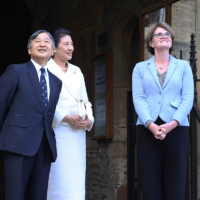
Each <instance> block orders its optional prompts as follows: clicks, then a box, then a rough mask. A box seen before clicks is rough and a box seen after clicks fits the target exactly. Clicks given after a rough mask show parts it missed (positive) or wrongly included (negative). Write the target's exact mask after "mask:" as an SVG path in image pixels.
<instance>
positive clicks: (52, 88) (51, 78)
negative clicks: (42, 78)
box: [46, 70, 56, 112]
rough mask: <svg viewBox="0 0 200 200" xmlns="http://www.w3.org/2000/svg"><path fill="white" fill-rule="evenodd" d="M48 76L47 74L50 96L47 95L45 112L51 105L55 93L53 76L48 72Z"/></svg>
mask: <svg viewBox="0 0 200 200" xmlns="http://www.w3.org/2000/svg"><path fill="white" fill-rule="evenodd" d="M48 74H49V87H50V95H49V103H48V106H47V109H46V112H47V111H48V109H49V107H50V105H51V103H52V100H53V98H54V96H55V91H56V85H55V84H56V82H54V81H53V74H52V73H51V72H50V71H49V70H48Z"/></svg>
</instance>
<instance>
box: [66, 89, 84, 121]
mask: <svg viewBox="0 0 200 200" xmlns="http://www.w3.org/2000/svg"><path fill="white" fill-rule="evenodd" d="M66 88H67V87H66ZM67 90H68V92H69V94H70V95H71V96H72V97H74V98H75V99H76V101H77V103H78V116H79V117H80V118H81V119H82V120H85V116H86V114H87V106H86V104H85V102H84V101H83V100H82V99H81V100H78V99H77V98H76V97H75V96H73V95H72V94H71V92H70V91H69V89H68V88H67Z"/></svg>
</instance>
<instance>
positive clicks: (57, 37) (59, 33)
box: [53, 28, 74, 47]
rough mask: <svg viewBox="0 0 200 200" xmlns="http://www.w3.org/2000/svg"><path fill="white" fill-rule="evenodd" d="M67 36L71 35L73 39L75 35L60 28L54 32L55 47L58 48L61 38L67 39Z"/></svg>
mask: <svg viewBox="0 0 200 200" xmlns="http://www.w3.org/2000/svg"><path fill="white" fill-rule="evenodd" d="M66 35H69V36H70V37H71V38H72V39H73V36H74V34H73V33H72V32H71V31H70V30H68V29H66V28H58V29H56V30H55V31H54V33H53V38H54V41H55V47H58V45H59V43H60V40H61V38H63V37H65V36H66Z"/></svg>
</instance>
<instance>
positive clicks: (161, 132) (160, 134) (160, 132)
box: [148, 120, 178, 140]
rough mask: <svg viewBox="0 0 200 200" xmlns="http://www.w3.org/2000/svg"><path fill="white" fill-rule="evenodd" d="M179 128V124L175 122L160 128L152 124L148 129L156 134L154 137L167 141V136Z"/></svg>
mask: <svg viewBox="0 0 200 200" xmlns="http://www.w3.org/2000/svg"><path fill="white" fill-rule="evenodd" d="M177 126H178V122H177V121H175V120H173V121H171V122H169V123H165V124H162V125H160V126H158V125H156V124H154V123H151V124H149V126H148V129H149V130H150V131H151V132H152V133H153V134H154V137H155V138H156V139H159V140H163V139H165V137H166V135H167V134H168V133H169V132H170V131H171V130H173V129H174V128H176V127H177Z"/></svg>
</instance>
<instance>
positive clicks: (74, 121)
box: [63, 115, 92, 129]
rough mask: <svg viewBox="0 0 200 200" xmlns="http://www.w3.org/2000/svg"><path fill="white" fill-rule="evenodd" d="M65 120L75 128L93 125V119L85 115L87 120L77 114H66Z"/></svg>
mask: <svg viewBox="0 0 200 200" xmlns="http://www.w3.org/2000/svg"><path fill="white" fill-rule="evenodd" d="M63 121H65V122H67V123H68V124H69V125H70V126H72V127H73V128H75V129H81V128H85V127H87V128H89V127H90V126H91V123H92V121H91V120H89V119H88V116H87V115H86V116H85V120H83V119H81V118H80V117H79V116H77V115H66V116H65V117H64V119H63Z"/></svg>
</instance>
